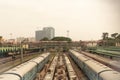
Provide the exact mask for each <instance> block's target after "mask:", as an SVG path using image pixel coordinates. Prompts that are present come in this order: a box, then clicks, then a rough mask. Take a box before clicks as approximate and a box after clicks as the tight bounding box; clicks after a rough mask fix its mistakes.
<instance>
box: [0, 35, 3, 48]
mask: <svg viewBox="0 0 120 80" xmlns="http://www.w3.org/2000/svg"><path fill="white" fill-rule="evenodd" d="M2 40H3V37H2V36H0V46H2Z"/></svg>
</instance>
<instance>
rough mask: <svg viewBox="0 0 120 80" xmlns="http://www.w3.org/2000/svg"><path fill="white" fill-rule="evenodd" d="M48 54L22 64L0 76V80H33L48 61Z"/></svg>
mask: <svg viewBox="0 0 120 80" xmlns="http://www.w3.org/2000/svg"><path fill="white" fill-rule="evenodd" d="M49 56H50V53H43V54H41V55H40V56H39V57H37V58H34V59H31V60H29V61H27V62H25V63H22V64H20V65H18V66H16V67H14V68H12V69H10V70H8V71H6V72H4V73H2V74H1V75H0V80H33V79H34V78H35V77H36V74H37V72H39V71H40V70H42V68H43V66H44V65H45V63H47V62H48V60H49Z"/></svg>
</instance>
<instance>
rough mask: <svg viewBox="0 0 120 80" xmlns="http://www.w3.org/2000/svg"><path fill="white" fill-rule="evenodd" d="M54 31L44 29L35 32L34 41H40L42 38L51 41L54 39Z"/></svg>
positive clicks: (51, 28) (47, 28) (50, 28)
mask: <svg viewBox="0 0 120 80" xmlns="http://www.w3.org/2000/svg"><path fill="white" fill-rule="evenodd" d="M54 35H55V30H54V28H53V27H44V28H43V30H38V31H36V32H35V38H36V41H40V40H41V39H43V38H45V37H46V38H48V39H52V38H54Z"/></svg>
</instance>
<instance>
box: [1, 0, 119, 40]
mask: <svg viewBox="0 0 120 80" xmlns="http://www.w3.org/2000/svg"><path fill="white" fill-rule="evenodd" d="M48 26H52V27H54V28H55V30H56V32H55V36H65V37H67V35H68V33H67V31H69V37H70V38H71V39H72V40H74V41H79V40H98V39H101V36H102V33H103V32H108V33H110V34H112V33H115V32H117V33H120V0H0V36H3V38H7V39H9V38H17V37H35V31H36V30H41V29H42V28H43V27H48Z"/></svg>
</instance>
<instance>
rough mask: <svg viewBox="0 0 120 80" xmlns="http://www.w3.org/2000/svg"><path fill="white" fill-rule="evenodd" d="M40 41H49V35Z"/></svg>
mask: <svg viewBox="0 0 120 80" xmlns="http://www.w3.org/2000/svg"><path fill="white" fill-rule="evenodd" d="M40 41H49V39H48V38H47V37H44V38H43V39H41V40H40Z"/></svg>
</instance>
